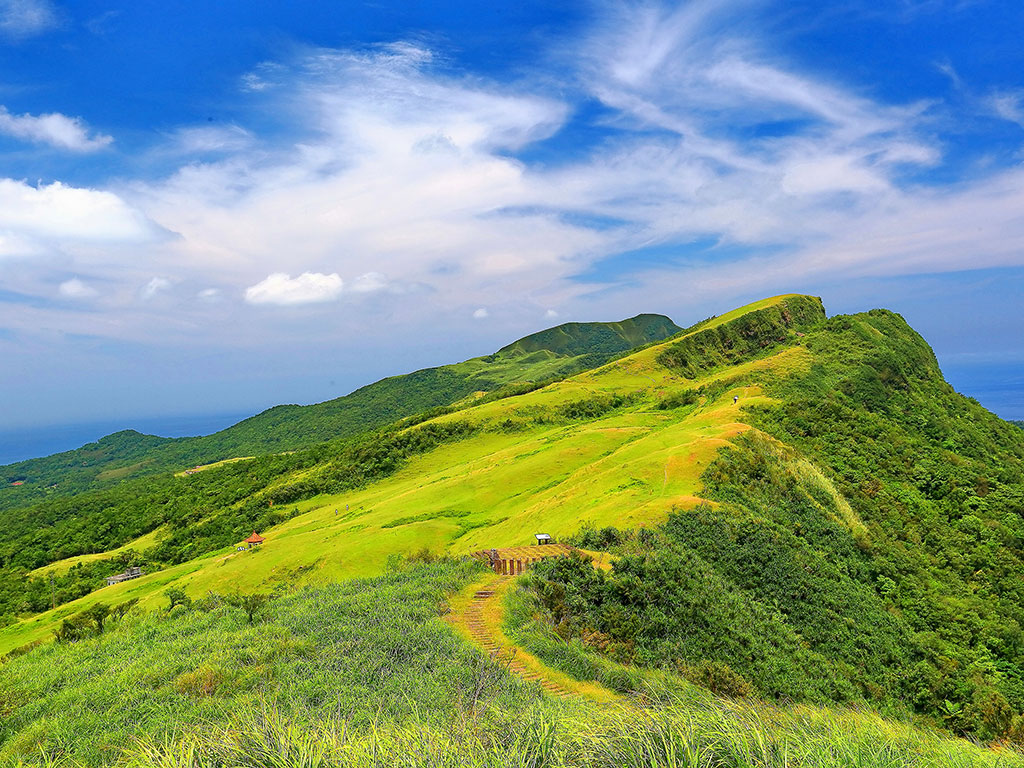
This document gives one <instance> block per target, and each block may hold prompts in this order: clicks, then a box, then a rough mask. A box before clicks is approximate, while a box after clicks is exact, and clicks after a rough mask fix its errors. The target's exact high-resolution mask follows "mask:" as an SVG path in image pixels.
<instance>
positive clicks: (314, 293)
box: [245, 272, 344, 306]
mask: <svg viewBox="0 0 1024 768" xmlns="http://www.w3.org/2000/svg"><path fill="white" fill-rule="evenodd" d="M343 285H344V284H343V282H342V279H341V277H339V276H338V274H337V273H336V272H335V273H332V274H330V275H324V274H321V273H319V272H303V273H302V274H301V275H299V276H298V277H294V278H293V277H290V276H288V275H287V274H286V273H284V272H275V273H273V274H271V275H268V276H267V278H266V279H265V280H262V281H260V282H259V283H256V285H252V286H249V287H248V288H246V289H245V300H246V301H247V302H249V303H250V304H277V305H280V306H291V305H295V304H318V303H321V302H325V301H333V300H334V299H336V298H338V296H340V295H341V290H342V287H343Z"/></svg>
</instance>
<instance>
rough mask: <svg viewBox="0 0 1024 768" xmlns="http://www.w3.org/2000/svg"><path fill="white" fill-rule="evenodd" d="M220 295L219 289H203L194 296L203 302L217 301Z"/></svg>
mask: <svg viewBox="0 0 1024 768" xmlns="http://www.w3.org/2000/svg"><path fill="white" fill-rule="evenodd" d="M220 295H221V293H220V289H219V288H203V290H201V291H200V292H199V293H197V294H196V296H197V297H198V298H200V299H202V300H203V301H217V300H218V299H220Z"/></svg>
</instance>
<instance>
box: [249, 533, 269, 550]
mask: <svg viewBox="0 0 1024 768" xmlns="http://www.w3.org/2000/svg"><path fill="white" fill-rule="evenodd" d="M264 541H266V539H264V538H263V537H262V536H260V535H259V534H258V533H256V531H253V532H252V536H250V537H249V538H248V539H246V540H245V543H246V544H248V545H249V549H252V548H253V547H258V546H259V545H260V544H262V543H263V542H264Z"/></svg>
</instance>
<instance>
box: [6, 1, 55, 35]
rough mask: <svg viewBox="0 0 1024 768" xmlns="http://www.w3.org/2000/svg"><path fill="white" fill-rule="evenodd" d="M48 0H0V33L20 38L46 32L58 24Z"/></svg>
mask: <svg viewBox="0 0 1024 768" xmlns="http://www.w3.org/2000/svg"><path fill="white" fill-rule="evenodd" d="M59 21H60V19H59V16H58V15H57V12H56V10H55V9H54V7H53V4H52V3H50V2H49V0H0V35H3V36H5V37H9V38H14V39H21V38H25V37H32V36H33V35H38V34H41V33H42V32H46V31H47V30H49V29H52V28H53V27H56V26H57V25H58V24H59Z"/></svg>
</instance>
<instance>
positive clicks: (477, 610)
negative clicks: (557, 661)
mask: <svg viewBox="0 0 1024 768" xmlns="http://www.w3.org/2000/svg"><path fill="white" fill-rule="evenodd" d="M513 580H514V577H512V576H497V575H489V576H488V577H487V578H486V579H485V580H483V581H481V582H477V583H476V584H474V585H472V586H471V587H470V588H469V589H468V590H467V592H466V593H464V594H463V595H461V596H460V598H457V599H456V600H453V601H452V602H453V606H452V613H451V614H450V621H451V623H453V624H454V625H455V626H456V627H457V628H458V629H460V630H462V632H463V633H464V634H466V635H467V636H468V637H469V640H470V641H472V642H473V644H474V645H477V646H479V647H480V648H481V649H482V650H483V651H485V652H486V653H487V654H489V655H490V656H491V657H492V658H494V659H495V660H496V661H497V662H498V663H500V664H502V665H507V667H508V670H509V671H510V672H511V673H512V674H514V675H516V676H517V677H519V678H521V679H523V680H527V681H529V682H535V683H537V684H538V685H540V687H541V688H542V689H543V690H544V691H545V692H546V693H547V694H549V695H551V696H555V697H558V698H566V697H569V696H586V697H588V698H593V699H597V700H599V701H610V700H612V699H615V698H617V696H616V695H615V694H614V693H613V692H611V691H609V690H608V689H606V688H604V687H603V686H600V685H597V684H595V683H583V682H580V681H577V680H573V679H572V678H570V677H568V676H566V675H564V674H562V673H561V672H558V671H557V670H554V669H551V668H550V667H548V666H546V665H545V664H544V663H543V662H541V661H540V659H538V658H537V657H536V656H534V655H533V654H531V653H529V652H527V651H526V650H524V649H522V648H519V647H517V646H516V645H514V644H513V643H512V642H511V641H510V640H509V639H508V638H507V637H506V636H505V633H504V632H503V631H502V629H501V622H502V616H503V607H502V601H503V597H504V595H505V592H506V591H507V590H508V589H509V588H510V587H511V585H512V582H513Z"/></svg>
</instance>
